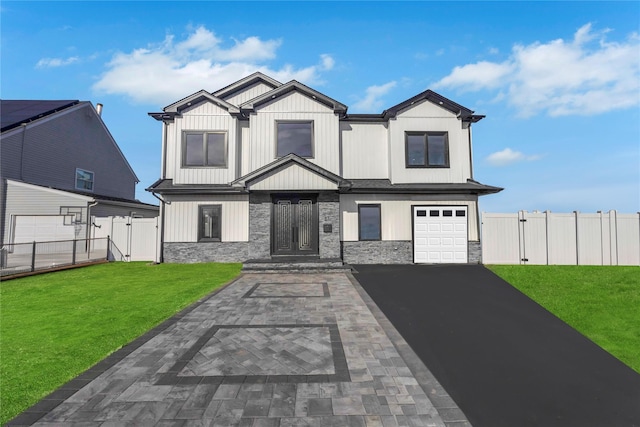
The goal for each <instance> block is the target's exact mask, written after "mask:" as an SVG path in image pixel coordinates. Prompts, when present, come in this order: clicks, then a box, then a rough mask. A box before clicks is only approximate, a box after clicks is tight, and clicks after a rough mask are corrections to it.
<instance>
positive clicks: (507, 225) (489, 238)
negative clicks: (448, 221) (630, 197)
mask: <svg viewBox="0 0 640 427" xmlns="http://www.w3.org/2000/svg"><path fill="white" fill-rule="evenodd" d="M482 259H483V263H485V264H549V265H551V264H559V265H640V213H635V214H619V213H617V212H616V211H613V210H612V211H609V212H606V213H603V212H598V213H593V214H592V213H579V212H573V213H551V212H549V211H547V212H527V211H520V212H518V213H486V212H483V213H482Z"/></svg>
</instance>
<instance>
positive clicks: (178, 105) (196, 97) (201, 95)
mask: <svg viewBox="0 0 640 427" xmlns="http://www.w3.org/2000/svg"><path fill="white" fill-rule="evenodd" d="M201 101H210V102H213V103H214V104H216V105H218V106H219V107H221V108H224V109H225V110H227V111H229V113H231V114H234V113H236V114H237V113H239V112H240V110H239V109H238V107H236V106H235V105H233V104H230V103H228V102H227V101H225V100H224V99H220V98H218V97H217V96H215V95H212V94H210V93H209V92H207V91H206V90H204V89H202V90H199V91H198V92H196V93H194V94H191V95H189V96H187V97H186V98H183V99H181V100H180V101H178V102H174V103H173V104H171V105H169V106H167V107H164V109H163V111H164V112H165V113H180V112H181V111H182V110H184V109H185V108H188V107H191V106H192V105H194V104H197V103H198V102H201Z"/></svg>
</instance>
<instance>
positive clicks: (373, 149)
mask: <svg viewBox="0 0 640 427" xmlns="http://www.w3.org/2000/svg"><path fill="white" fill-rule="evenodd" d="M340 137H341V138H342V176H343V177H344V178H346V179H389V145H388V137H389V135H388V131H387V126H386V124H385V123H340Z"/></svg>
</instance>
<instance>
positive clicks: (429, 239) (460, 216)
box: [413, 206, 468, 264]
mask: <svg viewBox="0 0 640 427" xmlns="http://www.w3.org/2000/svg"><path fill="white" fill-rule="evenodd" d="M467 228H468V227H467V207H466V206H414V207H413V230H414V231H413V262H415V263H416V264H443V263H444V264H466V263H467V259H468V255H467V252H468V241H467V233H468V232H467Z"/></svg>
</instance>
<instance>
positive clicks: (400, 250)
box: [342, 240, 482, 264]
mask: <svg viewBox="0 0 640 427" xmlns="http://www.w3.org/2000/svg"><path fill="white" fill-rule="evenodd" d="M342 247H343V258H344V262H346V263H347V264H413V242H411V241H396V240H390V241H385V240H380V241H365V242H343V243H342ZM467 262H468V263H469V264H480V263H482V246H481V245H480V242H479V241H470V242H469V243H468V255H467Z"/></svg>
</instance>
